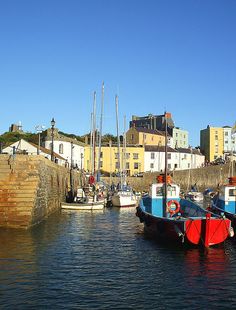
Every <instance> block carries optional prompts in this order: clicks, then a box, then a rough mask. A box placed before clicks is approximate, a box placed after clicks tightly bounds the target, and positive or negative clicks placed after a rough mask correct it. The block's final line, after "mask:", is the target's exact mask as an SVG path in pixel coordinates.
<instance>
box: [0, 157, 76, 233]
mask: <svg viewBox="0 0 236 310" xmlns="http://www.w3.org/2000/svg"><path fill="white" fill-rule="evenodd" d="M73 174H74V177H73V180H74V188H76V187H77V186H78V183H79V179H80V178H79V176H78V174H77V172H76V171H74V172H73ZM68 190H70V171H69V170H68V168H65V167H62V166H59V165H57V164H55V163H53V162H51V161H50V160H48V159H46V158H44V157H43V156H28V155H16V157H15V158H13V157H12V156H9V155H3V154H1V155H0V227H11V228H25V229H27V228H30V227H31V226H33V225H36V224H38V223H40V222H41V221H42V220H44V219H45V218H47V217H48V216H49V215H50V214H52V213H53V212H55V211H57V210H60V204H61V202H62V201H65V199H66V195H67V193H68Z"/></svg>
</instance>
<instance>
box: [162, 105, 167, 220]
mask: <svg viewBox="0 0 236 310" xmlns="http://www.w3.org/2000/svg"><path fill="white" fill-rule="evenodd" d="M164 181H165V182H164V199H163V216H164V217H166V205H167V115H166V111H165V180H164Z"/></svg>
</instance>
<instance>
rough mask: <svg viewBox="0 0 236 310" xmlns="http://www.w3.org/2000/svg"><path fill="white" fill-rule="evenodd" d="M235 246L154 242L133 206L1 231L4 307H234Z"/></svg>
mask: <svg viewBox="0 0 236 310" xmlns="http://www.w3.org/2000/svg"><path fill="white" fill-rule="evenodd" d="M235 279H236V242H234V241H231V240H228V241H226V242H225V244H224V245H222V246H219V247H217V248H211V249H209V250H207V251H206V250H205V251H204V250H200V249H198V248H195V249H193V248H192V249H184V248H181V249H180V248H178V247H173V246H166V245H163V244H159V243H158V242H156V241H153V240H150V239H148V238H147V237H146V236H145V235H144V233H143V225H142V224H140V223H139V220H138V218H137V217H136V216H135V208H127V209H117V208H111V209H105V210H104V211H96V212H95V211H94V212H90V211H61V212H59V213H57V214H53V215H52V216H51V217H50V218H48V219H47V220H46V221H45V222H43V223H41V224H40V225H38V226H37V227H35V228H33V229H32V230H29V231H22V230H6V229H1V230H0V308H1V309H83V310H85V309H229V308H231V309H232V308H233V309H235V308H236V286H235Z"/></svg>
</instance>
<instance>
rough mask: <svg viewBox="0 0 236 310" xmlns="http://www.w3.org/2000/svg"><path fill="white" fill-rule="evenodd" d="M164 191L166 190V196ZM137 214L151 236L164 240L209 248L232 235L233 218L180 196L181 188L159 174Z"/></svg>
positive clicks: (141, 202)
mask: <svg viewBox="0 0 236 310" xmlns="http://www.w3.org/2000/svg"><path fill="white" fill-rule="evenodd" d="M165 191H166V192H167V195H166V198H165ZM136 215H137V216H138V217H139V219H140V222H142V223H144V230H145V232H146V233H148V234H149V235H151V236H153V237H155V238H157V239H161V240H164V241H172V242H176V243H179V244H181V243H182V244H190V245H197V246H203V247H210V246H212V245H216V244H219V243H222V242H223V241H225V240H226V239H227V238H228V237H231V236H232V234H233V231H232V227H231V221H230V220H229V219H227V218H225V217H223V216H221V215H217V214H214V213H212V212H210V211H208V210H205V209H203V208H202V207H200V206H199V205H197V204H196V203H194V202H193V201H191V200H188V199H183V198H180V187H179V186H178V185H177V184H175V183H172V181H171V179H170V177H169V176H167V182H165V176H163V175H160V176H159V177H158V180H157V183H153V184H152V185H151V187H150V191H149V193H148V194H147V195H145V196H143V197H142V198H141V200H140V202H139V206H138V207H137V212H136Z"/></svg>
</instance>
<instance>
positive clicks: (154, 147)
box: [145, 145, 177, 153]
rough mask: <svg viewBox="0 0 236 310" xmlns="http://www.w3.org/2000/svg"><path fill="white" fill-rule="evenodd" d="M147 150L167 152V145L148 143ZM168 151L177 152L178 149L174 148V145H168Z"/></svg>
mask: <svg viewBox="0 0 236 310" xmlns="http://www.w3.org/2000/svg"><path fill="white" fill-rule="evenodd" d="M145 152H165V146H158V145H146V146H145ZM167 152H172V153H176V152H177V150H175V149H173V148H172V147H169V146H167Z"/></svg>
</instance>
